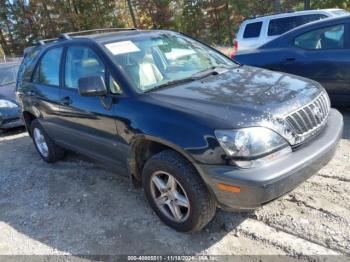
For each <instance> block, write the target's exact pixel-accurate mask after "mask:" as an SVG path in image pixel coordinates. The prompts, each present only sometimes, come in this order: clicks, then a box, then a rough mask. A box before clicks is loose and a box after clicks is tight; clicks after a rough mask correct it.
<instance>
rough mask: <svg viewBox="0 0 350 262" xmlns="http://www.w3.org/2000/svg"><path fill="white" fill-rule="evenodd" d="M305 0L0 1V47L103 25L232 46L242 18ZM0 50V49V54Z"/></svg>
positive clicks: (318, 2) (313, 0)
mask: <svg viewBox="0 0 350 262" xmlns="http://www.w3.org/2000/svg"><path fill="white" fill-rule="evenodd" d="M307 2H309V1H307V0H305V1H303V0H249V1H248V0H55V1H47V0H0V44H1V48H0V50H3V52H4V53H5V54H8V55H9V54H22V52H23V48H25V47H26V46H30V45H33V44H34V43H35V41H36V40H37V39H46V38H53V37H57V36H58V35H59V34H60V33H63V32H70V31H78V30H86V29H93V28H107V27H133V26H134V25H135V26H137V27H139V28H141V29H163V28H165V29H174V30H177V31H181V32H184V33H187V34H189V35H192V36H194V37H196V38H199V39H201V40H203V41H205V42H208V43H210V44H217V45H232V43H233V39H234V36H235V32H237V30H238V27H239V25H240V23H241V21H242V20H244V19H245V18H247V17H250V16H255V15H262V14H267V13H272V12H274V11H278V10H280V11H287V10H292V9H293V10H303V9H304V4H305V3H307ZM310 7H311V8H335V7H338V8H343V9H348V10H349V9H350V0H310ZM0 55H1V54H0Z"/></svg>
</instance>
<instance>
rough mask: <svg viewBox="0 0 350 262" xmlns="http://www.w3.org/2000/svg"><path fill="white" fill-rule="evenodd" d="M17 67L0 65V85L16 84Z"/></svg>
mask: <svg viewBox="0 0 350 262" xmlns="http://www.w3.org/2000/svg"><path fill="white" fill-rule="evenodd" d="M17 71H18V65H12V66H9V65H6V64H4V65H1V64H0V85H7V84H12V83H15V82H16V77H17Z"/></svg>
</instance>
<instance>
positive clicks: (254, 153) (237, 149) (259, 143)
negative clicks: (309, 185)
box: [215, 127, 291, 167]
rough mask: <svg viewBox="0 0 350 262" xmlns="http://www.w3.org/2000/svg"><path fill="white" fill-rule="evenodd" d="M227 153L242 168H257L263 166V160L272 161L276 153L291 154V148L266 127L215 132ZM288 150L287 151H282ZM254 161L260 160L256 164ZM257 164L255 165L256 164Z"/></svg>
mask: <svg viewBox="0 0 350 262" xmlns="http://www.w3.org/2000/svg"><path fill="white" fill-rule="evenodd" d="M215 136H216V138H217V139H218V141H219V143H220V145H221V147H222V148H223V149H224V151H225V153H226V154H227V155H228V156H229V157H230V158H231V159H233V160H234V162H235V163H236V164H237V165H239V166H241V167H252V166H256V165H255V164H256V163H259V164H261V163H262V162H261V159H263V158H264V159H265V158H266V157H267V156H270V157H269V158H266V159H267V160H271V155H272V156H274V157H273V158H275V157H276V156H277V155H278V154H276V152H279V151H280V152H284V153H286V152H287V151H288V152H290V151H291V148H290V146H289V144H288V143H287V141H286V140H285V139H284V138H283V137H281V136H280V135H279V134H277V133H275V132H274V131H272V130H270V129H268V128H265V127H249V128H242V129H239V130H215ZM282 149H286V150H282ZM254 160H259V161H258V162H254ZM254 163H255V164H254Z"/></svg>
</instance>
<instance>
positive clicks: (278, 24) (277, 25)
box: [267, 14, 326, 36]
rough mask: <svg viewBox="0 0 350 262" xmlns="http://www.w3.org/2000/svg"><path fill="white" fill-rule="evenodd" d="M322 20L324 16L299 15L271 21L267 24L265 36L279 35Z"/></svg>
mask: <svg viewBox="0 0 350 262" xmlns="http://www.w3.org/2000/svg"><path fill="white" fill-rule="evenodd" d="M322 18H326V16H325V15H321V14H314V15H300V16H291V17H283V18H278V19H271V21H270V23H269V29H268V32H267V35H268V36H274V35H281V34H284V33H285V32H287V31H289V30H292V29H293V28H295V27H298V26H301V25H303V24H306V23H310V22H313V21H316V20H319V19H322Z"/></svg>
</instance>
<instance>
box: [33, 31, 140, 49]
mask: <svg viewBox="0 0 350 262" xmlns="http://www.w3.org/2000/svg"><path fill="white" fill-rule="evenodd" d="M129 30H138V29H137V28H101V29H90V30H83V31H77V32H68V33H63V34H61V35H60V36H59V37H57V38H49V39H43V40H38V41H37V45H40V46H42V45H45V44H47V43H51V42H56V41H60V40H69V39H72V38H71V36H79V35H87V34H92V33H95V34H101V33H109V32H120V31H129Z"/></svg>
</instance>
